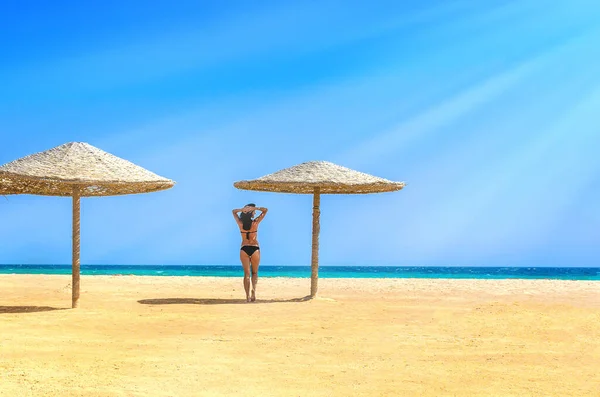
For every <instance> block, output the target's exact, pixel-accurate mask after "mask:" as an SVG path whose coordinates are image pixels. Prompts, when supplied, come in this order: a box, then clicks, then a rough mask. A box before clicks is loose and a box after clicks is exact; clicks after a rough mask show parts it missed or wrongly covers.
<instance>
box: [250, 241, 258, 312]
mask: <svg viewBox="0 0 600 397" xmlns="http://www.w3.org/2000/svg"><path fill="white" fill-rule="evenodd" d="M250 264H251V266H252V296H251V297H250V300H251V301H252V302H254V301H255V300H256V284H258V266H259V265H260V250H256V251H254V253H253V254H252V256H251V257H250Z"/></svg>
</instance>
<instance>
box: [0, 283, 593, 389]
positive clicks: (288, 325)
mask: <svg viewBox="0 0 600 397" xmlns="http://www.w3.org/2000/svg"><path fill="white" fill-rule="evenodd" d="M69 283H70V276H49V275H0V291H1V294H0V335H1V336H0V396H10V397H14V396H18V397H21V396H230V395H231V396H233V395H235V396H600V282H598V281H589V282H586V281H553V280H531V281H526V280H431V279H321V280H320V281H319V292H320V296H321V298H319V299H316V300H312V301H305V300H302V299H301V298H302V297H304V296H305V295H306V294H307V293H308V291H309V284H310V280H307V279H286V278H263V279H261V280H260V282H259V289H258V299H259V301H258V302H256V303H254V304H246V303H243V302H244V300H243V299H242V298H243V297H244V292H243V288H242V285H241V284H242V283H241V278H214V277H139V276H84V277H82V282H81V302H80V305H81V307H80V308H79V309H74V310H71V309H69V308H70V301H71V298H70V296H71V295H70V294H71V290H70V284H69Z"/></svg>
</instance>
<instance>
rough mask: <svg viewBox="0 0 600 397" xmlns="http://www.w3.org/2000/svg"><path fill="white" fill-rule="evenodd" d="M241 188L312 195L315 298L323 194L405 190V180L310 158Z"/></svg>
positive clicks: (312, 288)
mask: <svg viewBox="0 0 600 397" xmlns="http://www.w3.org/2000/svg"><path fill="white" fill-rule="evenodd" d="M233 186H235V187H236V188H238V189H243V190H255V191H261V192H277V193H297V194H312V195H313V223H312V257H311V281H310V296H311V297H315V296H316V295H317V289H318V285H317V284H318V278H319V232H320V223H319V216H320V206H321V194H369V193H383V192H393V191H397V190H400V189H402V188H403V187H404V186H405V184H404V182H392V181H390V180H387V179H383V178H379V177H376V176H373V175H369V174H365V173H362V172H358V171H354V170H351V169H349V168H346V167H342V166H339V165H336V164H333V163H330V162H327V161H309V162H306V163H302V164H298V165H295V166H293V167H290V168H286V169H283V170H281V171H277V172H275V173H273V174H269V175H265V176H263V177H261V178H258V179H254V180H250V181H239V182H235V183H234V184H233Z"/></svg>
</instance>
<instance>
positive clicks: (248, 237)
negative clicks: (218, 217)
mask: <svg viewBox="0 0 600 397" xmlns="http://www.w3.org/2000/svg"><path fill="white" fill-rule="evenodd" d="M257 231H258V230H255V231H253V232H246V231H244V232H243V231H241V230H240V233H246V238H247V239H248V240H249V239H250V233H256V232H257Z"/></svg>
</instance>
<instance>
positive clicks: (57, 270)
mask: <svg viewBox="0 0 600 397" xmlns="http://www.w3.org/2000/svg"><path fill="white" fill-rule="evenodd" d="M0 274H71V265H70V264H0ZM81 274H82V275H87V276H95V275H96V276H99V275H135V276H190V277H202V276H204V277H207V276H208V277H240V276H241V275H242V269H241V266H240V265H81ZM259 274H260V276H261V277H291V278H309V277H310V275H311V268H310V266H283V265H282V266H277V265H263V266H261V267H260V270H259ZM319 277H320V278H448V279H551V280H600V267H545V266H522V267H516V266H512V267H510V266H509V267H499V266H466V267H465V266H328V265H321V266H319Z"/></svg>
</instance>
